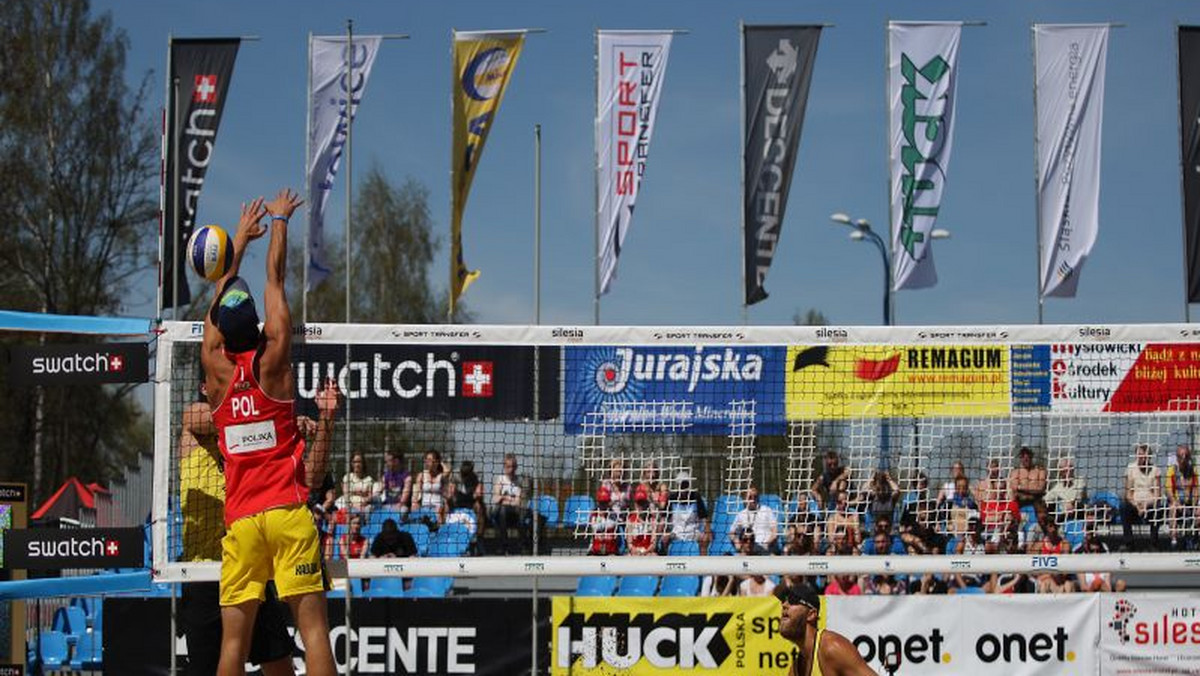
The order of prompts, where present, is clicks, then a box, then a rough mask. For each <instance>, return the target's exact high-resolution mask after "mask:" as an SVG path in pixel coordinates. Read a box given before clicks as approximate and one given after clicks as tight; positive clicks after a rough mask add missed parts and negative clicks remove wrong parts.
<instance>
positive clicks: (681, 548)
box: [667, 540, 700, 556]
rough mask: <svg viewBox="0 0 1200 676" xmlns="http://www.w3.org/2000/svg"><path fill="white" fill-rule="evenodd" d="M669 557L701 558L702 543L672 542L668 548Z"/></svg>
mask: <svg viewBox="0 0 1200 676" xmlns="http://www.w3.org/2000/svg"><path fill="white" fill-rule="evenodd" d="M667 555H668V556H700V543H698V542H689V541H685V540H672V541H671V544H670V545H669V546H668V547H667Z"/></svg>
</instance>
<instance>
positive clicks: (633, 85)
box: [596, 31, 671, 295]
mask: <svg viewBox="0 0 1200 676" xmlns="http://www.w3.org/2000/svg"><path fill="white" fill-rule="evenodd" d="M670 49H671V33H670V32H669V31H646V32H632V31H600V32H599V34H598V36H597V50H598V55H597V62H598V68H599V75H598V82H597V83H598V87H599V91H598V92H597V99H596V160H597V162H598V164H597V167H596V181H597V195H598V199H599V204H598V205H597V214H596V227H597V228H598V229H599V231H600V252H599V255H600V261H599V264H600V294H601V295H603V294H605V293H608V289H609V287H610V286H611V285H612V280H613V278H614V277H616V275H617V259H618V258H619V257H620V255H621V246H622V245H623V244H624V242H625V235H626V233H627V232H628V231H629V223H630V221H631V220H633V207H634V204H635V203H636V202H637V195H638V190H639V189H640V188H641V185H642V179H643V178H644V177H645V173H646V161H647V159H648V157H649V154H650V136H651V134H652V133H653V131H654V118H655V115H656V114H657V112H658V99H659V95H660V94H661V93H662V84H663V76H664V75H665V74H666V70H667V56H668V54H669V52H670Z"/></svg>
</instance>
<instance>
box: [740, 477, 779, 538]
mask: <svg viewBox="0 0 1200 676" xmlns="http://www.w3.org/2000/svg"><path fill="white" fill-rule="evenodd" d="M744 530H750V531H753V532H754V547H755V550H756V551H757V552H759V553H761V554H766V553H769V552H773V551H775V541H776V540H778V539H779V515H777V514H776V513H775V510H774V509H771V508H770V507H763V506H762V505H759V504H758V487H757V486H754V485H751V486H750V488H749V489H747V490H746V506H745V507H744V508H742V511H740V512H738V514H737V516H736V517H734V519H733V523H732V524H731V525H730V526H729V541H730V542H732V543H733V546H734V547H735V548H736V547H737V544H738V534H739V533H741V532H742V531H744Z"/></svg>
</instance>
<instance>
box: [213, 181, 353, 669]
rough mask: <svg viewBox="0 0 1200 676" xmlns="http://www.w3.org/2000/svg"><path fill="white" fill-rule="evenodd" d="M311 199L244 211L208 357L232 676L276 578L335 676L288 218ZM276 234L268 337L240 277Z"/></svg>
mask: <svg viewBox="0 0 1200 676" xmlns="http://www.w3.org/2000/svg"><path fill="white" fill-rule="evenodd" d="M301 203H302V200H300V198H299V196H298V195H296V194H295V193H293V192H292V191H290V190H286V189H285V190H282V191H280V192H279V194H278V195H276V197H275V198H274V199H273V200H271V201H270V202H266V203H265V204H264V202H263V199H262V198H261V197H260V198H258V199H256V200H254V201H253V202H251V203H250V204H249V205H242V213H241V218H240V220H239V222H238V231H237V234H236V235H235V236H234V238H233V248H234V253H233V263H232V265H231V266H230V268H229V270H228V271H227V272H226V274H225V276H224V277H223V278H222V279H221V280H220V282H219V286H218V288H217V293H216V294H215V295H214V297H213V305H212V307H211V309H210V310H209V312H208V314H207V316H206V317H205V321H204V341H203V343H202V345H201V350H200V361H201V364H202V365H203V366H204V373H205V385H206V387H207V392H208V398H209V404H210V405H211V406H212V411H213V423H214V424H215V425H216V428H217V443H218V445H219V446H220V448H221V457H222V459H223V460H224V462H225V526H226V532H225V536H224V538H223V539H222V541H221V590H220V593H221V660H220V665H219V668H218V671H217V673H218V674H220V675H221V676H228V675H231V674H233V675H241V674H244V673H245V662H246V658H247V656H248V654H249V650H250V637H251V632H252V630H253V627H254V620H255V617H256V615H257V612H258V608H259V604H261V603H262V601H263V599H264V597H265V590H266V586H267V582H268V581H270V580H274V582H275V587H276V589H277V590H278V593H279V597H280V598H281V599H283V600H284V601H286V602H287V603H288V605H289V606H291V609H292V614H293V616H294V617H295V621H296V626H297V628H298V629H299V633H300V637H301V640H302V641H303V643H304V652H305V673H306V674H307V675H308V676H332V675H333V674H334V663H333V653H332V650H331V649H330V644H329V620H328V618H327V616H326V607H325V590H326V588H327V581H326V577H325V572H324V568H323V566H322V562H321V552H320V546H319V543H318V538H317V530H316V526H315V525H314V523H313V519H312V516H311V515H310V513H309V510H308V508H307V506H306V502H307V500H308V487H307V484H306V482H305V471H304V449H305V445H304V440H303V438H302V437H301V436H300V433H299V431H298V429H297V426H296V417H295V412H294V401H293V392H294V388H295V383H294V380H293V375H292V364H291V339H292V333H291V330H292V327H291V313H290V311H289V309H288V304H287V295H286V292H285V290H284V278H285V275H286V271H287V225H288V219H289V218H291V215H292V212H294V211H295V210H296V208H297V207H299V206H300V204H301ZM264 218H268V219H269V221H268V223H267V225H264V224H263V223H262V221H263V219H264ZM268 230H269V231H270V239H269V243H268V246H267V277H266V287H265V289H264V293H263V309H264V311H265V313H264V317H263V327H262V329H261V331H260V330H259V327H258V312H257V310H256V309H255V305H254V298H253V297H252V296H251V295H250V290H249V288H248V287H247V285H246V283H245V281H244V280H242V279H241V278H240V277H238V276H237V274H238V269H239V267H240V266H241V261H242V257H243V256H244V255H245V252H246V247H247V246H248V245H249V244H250V242H252V241H254V240H256V239H258V238H260V237H262V236H263V235H264V234H267V232H268Z"/></svg>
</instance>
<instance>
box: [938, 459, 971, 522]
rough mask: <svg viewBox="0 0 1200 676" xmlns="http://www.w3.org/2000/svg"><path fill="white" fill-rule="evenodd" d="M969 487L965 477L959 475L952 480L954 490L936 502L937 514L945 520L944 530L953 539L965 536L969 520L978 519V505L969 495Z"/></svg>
mask: <svg viewBox="0 0 1200 676" xmlns="http://www.w3.org/2000/svg"><path fill="white" fill-rule="evenodd" d="M970 486H971V484H970V482H969V481H968V479H967V477H966V475H963V474H960V475H959V476H958V477H957V478H956V479H955V480H954V490H953V491H951V492H950V493H946V494H944V497H942V499H941V500H939V501H938V512H939V513H940V514H941V515H942V518H943V519H945V522H946V530H947V532H948V533H949V534H950V535H953V536H955V537H961V536H962V535H964V534H966V532H967V522H968V521H969V520H970V519H971V518H979V503H977V502H975V496H973V495H971V487H970Z"/></svg>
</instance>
